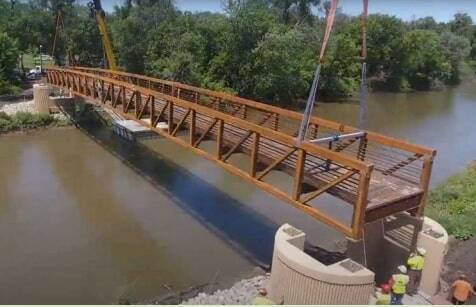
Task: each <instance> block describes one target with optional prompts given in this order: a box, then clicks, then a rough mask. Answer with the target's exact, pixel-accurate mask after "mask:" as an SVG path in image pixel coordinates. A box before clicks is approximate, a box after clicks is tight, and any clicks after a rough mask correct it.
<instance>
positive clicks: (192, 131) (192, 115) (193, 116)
mask: <svg viewBox="0 0 476 307" xmlns="http://www.w3.org/2000/svg"><path fill="white" fill-rule="evenodd" d="M195 119H196V113H195V110H194V109H192V110H191V111H190V145H192V146H193V144H195V130H196V129H195V128H196V126H195V125H196V123H195Z"/></svg>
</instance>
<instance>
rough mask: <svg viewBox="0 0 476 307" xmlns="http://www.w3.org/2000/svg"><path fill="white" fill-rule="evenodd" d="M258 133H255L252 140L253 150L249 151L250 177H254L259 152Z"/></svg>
mask: <svg viewBox="0 0 476 307" xmlns="http://www.w3.org/2000/svg"><path fill="white" fill-rule="evenodd" d="M259 137H260V136H259V133H257V132H255V137H254V139H253V148H252V151H251V170H250V175H251V177H253V178H255V177H256V165H257V164H258V151H259Z"/></svg>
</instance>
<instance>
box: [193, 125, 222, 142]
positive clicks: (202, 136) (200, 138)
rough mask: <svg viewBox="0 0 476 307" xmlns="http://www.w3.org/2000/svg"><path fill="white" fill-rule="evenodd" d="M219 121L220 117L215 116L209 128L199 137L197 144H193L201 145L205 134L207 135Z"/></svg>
mask: <svg viewBox="0 0 476 307" xmlns="http://www.w3.org/2000/svg"><path fill="white" fill-rule="evenodd" d="M217 122H218V118H215V119H214V120H213V121H212V122H211V123H210V125H209V126H208V127H207V129H205V131H203V133H202V135H201V136H200V137H199V138H198V140H197V141H196V142H195V144H193V147H198V145H200V143H201V142H202V141H203V139H204V138H205V136H207V134H208V133H209V132H210V131H211V130H212V129H213V127H214V126H215V125H216V123H217Z"/></svg>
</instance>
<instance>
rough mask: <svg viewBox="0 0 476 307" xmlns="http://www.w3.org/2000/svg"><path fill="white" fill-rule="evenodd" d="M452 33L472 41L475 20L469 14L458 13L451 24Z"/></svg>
mask: <svg viewBox="0 0 476 307" xmlns="http://www.w3.org/2000/svg"><path fill="white" fill-rule="evenodd" d="M449 25H450V29H451V32H453V33H455V34H456V35H459V36H463V37H466V38H467V39H469V40H471V39H472V37H473V33H474V28H473V19H471V16H469V15H468V14H467V13H456V14H455V15H454V19H453V20H452V21H450V22H449Z"/></svg>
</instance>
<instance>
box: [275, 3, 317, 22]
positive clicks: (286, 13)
mask: <svg viewBox="0 0 476 307" xmlns="http://www.w3.org/2000/svg"><path fill="white" fill-rule="evenodd" d="M320 3H321V1H320V0H272V1H271V6H272V7H275V8H276V9H278V10H279V11H280V14H281V19H282V21H283V22H284V23H285V24H289V23H291V22H292V21H293V19H294V20H297V21H306V22H308V23H310V24H312V21H313V18H312V17H313V14H312V7H316V6H318V5H319V4H320Z"/></svg>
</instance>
